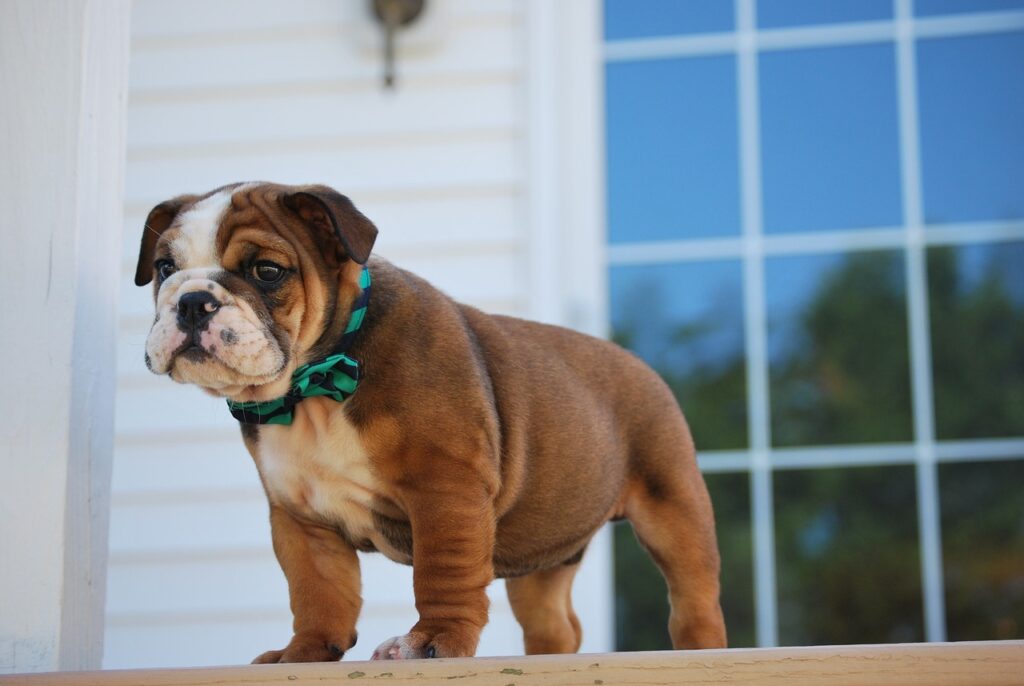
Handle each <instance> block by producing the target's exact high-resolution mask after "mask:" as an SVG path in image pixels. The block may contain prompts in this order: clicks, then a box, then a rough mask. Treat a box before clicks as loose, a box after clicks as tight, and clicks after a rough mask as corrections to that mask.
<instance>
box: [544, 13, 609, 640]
mask: <svg viewBox="0 0 1024 686" xmlns="http://www.w3.org/2000/svg"><path fill="white" fill-rule="evenodd" d="M525 20H526V36H527V64H528V67H527V76H526V79H527V87H526V88H527V92H526V103H527V118H526V132H525V135H526V141H525V149H526V151H527V152H526V155H527V159H526V163H525V168H526V179H525V196H526V217H527V220H528V222H529V227H530V229H529V236H530V238H529V244H528V245H527V246H526V256H527V265H528V266H527V273H528V275H529V280H530V296H529V297H530V301H529V316H530V317H531V318H534V319H540V320H542V321H547V322H552V323H556V324H562V325H565V326H571V327H573V328H576V329H578V330H581V331H584V332H586V333H590V334H592V335H596V336H602V337H604V336H606V335H607V333H608V330H609V327H608V315H607V311H608V310H607V308H608V302H607V300H608V298H607V285H606V284H607V278H608V277H607V271H608V270H607V258H606V254H605V229H604V150H603V143H602V142H603V132H604V122H603V117H602V112H603V98H604V94H603V90H602V89H603V84H602V74H603V68H602V64H601V36H602V33H601V25H600V24H601V4H600V1H599V0H577V1H576V2H550V0H530V2H529V4H528V5H527V9H526V19H525ZM612 569H613V567H612V538H611V529H610V528H609V527H604V529H602V530H601V531H600V532H598V534H597V535H596V536H595V537H594V538H593V539H592V540H591V542H590V544H589V546H588V551H587V554H586V556H585V557H584V561H583V565H582V567H581V569H580V572H579V574H578V575H577V578H576V582H575V584H574V589H575V590H574V597H575V598H576V603H575V605H576V611H577V614H579V616H580V620H581V622H582V624H583V626H585V627H586V630H585V631H584V636H583V647H582V650H583V651H584V652H606V651H609V650H612V649H614V644H615V630H614V628H615V604H614V587H613V579H612Z"/></svg>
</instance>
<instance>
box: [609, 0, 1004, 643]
mask: <svg viewBox="0 0 1024 686" xmlns="http://www.w3.org/2000/svg"><path fill="white" fill-rule="evenodd" d="M735 3H736V4H735V15H736V30H735V31H730V32H723V33H705V34H696V35H686V36H672V37H665V38H662V37H658V38H642V39H629V40H613V41H606V42H605V43H604V48H603V55H604V63H605V64H609V63H615V62H625V61H633V60H647V59H658V58H671V57H692V56H699V55H733V56H735V57H736V70H737V91H738V99H737V100H738V104H737V107H738V115H739V117H738V121H739V140H740V202H741V210H742V211H741V216H742V233H741V235H739V236H736V237H729V238H710V239H694V240H678V241H656V242H643V243H625V244H615V245H611V246H609V247H608V248H607V262H606V267H612V266H619V265H636V264H657V263H668V262H688V261H703V260H713V259H724V258H731V259H738V260H741V261H742V264H743V283H744V295H743V300H744V328H745V355H746V362H747V396H748V400H747V403H748V410H749V411H748V433H749V436H750V447H749V448H748V449H747V450H734V451H707V452H704V453H703V454H702V455H701V457H700V464H701V469H702V470H704V471H705V472H735V471H746V472H748V473H749V474H750V477H751V516H752V526H753V539H754V550H753V553H754V586H755V588H754V591H755V609H756V617H757V620H756V635H757V643H758V645H759V646H775V645H778V609H777V606H776V598H777V585H776V580H775V540H774V539H775V533H774V506H773V502H772V474H773V472H774V471H775V470H779V469H805V468H829V467H852V466H864V465H914V466H915V472H916V488H917V506H918V512H917V515H918V524H919V531H920V546H921V578H922V589H923V600H924V620H925V621H924V628H925V638H926V639H927V640H928V641H944V640H946V619H945V614H946V612H945V601H944V581H943V577H942V537H941V529H940V523H939V514H940V513H939V507H938V502H939V500H938V483H937V475H936V474H937V465H938V463H940V462H952V461H957V462H962V461H971V460H998V459H1013V458H1020V457H1022V456H1024V438H1009V439H980V440H963V441H942V442H937V441H936V437H935V427H934V421H933V417H934V408H933V394H932V385H931V349H930V345H929V341H930V332H929V319H928V307H927V303H928V283H927V269H926V261H925V260H926V252H927V249H928V248H929V247H932V246H940V245H960V244H967V243H970V244H975V243H991V242H1000V241H1019V240H1022V239H1024V221H1012V222H1006V221H999V222H971V223H954V224H942V225H935V226H932V225H926V224H925V221H924V212H923V204H922V203H923V201H922V195H921V155H920V151H919V149H918V130H917V121H918V113H917V107H918V106H917V95H916V93H917V88H916V79H917V73H916V72H917V67H916V57H915V49H914V46H915V41H916V39H918V38H934V37H952V36H963V35H974V34H992V33H1001V32H1010V31H1021V30H1024V10H1013V11H1004V12H974V13H964V14H956V15H948V16H936V17H915V16H914V15H913V6H912V3H913V0H894V2H893V7H894V12H893V18H892V19H888V20H882V21H870V22H849V23H842V24H834V25H824V26H817V25H814V26H800V27H794V28H780V29H758V27H757V7H756V0H735ZM866 43H888V44H894V45H895V48H896V68H897V87H898V93H897V103H898V117H899V123H898V126H899V138H900V151H899V153H900V162H901V186H902V189H901V190H902V194H903V200H904V210H903V218H902V219H903V221H902V224H901V225H899V226H892V227H882V228H869V229H852V230H844V231H820V232H813V233H800V234H789V235H765V234H764V232H763V209H762V202H761V188H762V184H761V161H760V149H761V145H760V140H759V132H760V113H759V98H758V72H757V70H758V55H759V54H760V53H761V52H766V51H771V50H785V49H793V48H808V47H831V46H838V45H855V44H866ZM601 105H602V106H603V103H601ZM884 249H900V250H903V251H904V255H905V267H904V268H905V278H906V284H907V314H908V324H909V345H910V365H911V387H912V391H913V393H912V397H913V423H914V440H913V441H911V442H907V443H898V444H874V445H855V446H807V447H799V448H774V447H772V444H771V425H770V417H771V413H770V411H771V410H770V404H769V393H768V356H767V341H766V332H767V327H766V316H767V315H766V304H765V293H764V263H765V259H766V258H767V257H770V256H775V255H796V254H816V253H817V254H820V253H839V252H849V251H862V250H884ZM605 316H606V317H607V315H605Z"/></svg>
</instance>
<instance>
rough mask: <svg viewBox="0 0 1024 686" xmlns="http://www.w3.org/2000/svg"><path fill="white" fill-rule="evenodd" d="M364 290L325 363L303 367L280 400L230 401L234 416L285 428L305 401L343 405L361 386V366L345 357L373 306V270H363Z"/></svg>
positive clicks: (246, 421) (353, 306) (248, 422)
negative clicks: (322, 399)
mask: <svg viewBox="0 0 1024 686" xmlns="http://www.w3.org/2000/svg"><path fill="white" fill-rule="evenodd" d="M359 285H360V286H361V287H362V289H363V293H362V295H360V296H359V297H358V298H356V301H355V302H354V303H353V304H352V316H351V317H349V321H348V327H347V328H346V329H345V333H344V335H343V336H342V337H341V341H340V342H339V343H338V346H337V347H336V348H335V350H336V352H334V353H332V354H331V355H328V356H327V357H325V358H323V359H322V360H316V361H314V362H310V363H308V364H304V365H302V366H301V367H299V368H298V369H296V370H295V372H294V373H293V374H292V387H291V388H290V389H289V390H288V392H287V393H286V394H285V395H283V396H282V397H280V398H275V399H274V400H268V401H267V402H262V403H261V402H246V403H236V402H233V401H231V400H229V401H228V409H229V410H230V411H231V416H232V417H234V418H235V419H237V420H238V421H240V422H243V423H245V424H283V425H286V426H287V425H289V424H291V423H292V420H293V419H294V415H295V413H294V409H295V406H296V405H298V404H299V403H300V402H302V399H303V398H314V397H316V396H327V397H329V398H332V399H334V400H336V401H337V402H339V403H340V402H341V401H343V400H345V398H347V397H349V396H350V395H352V394H353V393H355V392H356V386H358V385H359V362H357V361H356V360H353V359H352V358H351V357H349V356H348V355H346V354H345V352H346V351H347V350H348V349H349V347H350V346H351V345H352V340H353V339H354V338H355V335H356V332H357V331H358V330H359V327H360V326H362V325H363V319H364V318H365V317H366V306H367V304H369V302H370V270H369V269H368V268H366V267H363V273H362V275H361V276H360V278H359Z"/></svg>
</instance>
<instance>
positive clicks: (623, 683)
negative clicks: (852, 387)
mask: <svg viewBox="0 0 1024 686" xmlns="http://www.w3.org/2000/svg"><path fill="white" fill-rule="evenodd" d="M15 684H17V685H18V686H50V685H53V686H56V685H58V684H59V685H60V686H129V685H131V686H233V685H236V684H237V685H239V686H310V685H312V684H340V685H344V686H371V685H375V686H376V685H381V684H404V685H406V686H442V685H443V686H478V685H479V686H555V685H556V684H557V685H559V686H562V685H564V686H660V685H665V686H668V685H670V684H671V685H675V684H744V685H756V684H768V685H778V686H782V685H785V686H802V685H805V684H806V685H810V684H815V685H817V684H827V685H828V686H895V685H896V684H900V685H904V684H909V685H918V684H919V685H921V686H1011V685H1012V686H1021V685H1024V641H991V642H976V643H914V644H899V645H867V646H821V647H808V648H751V649H732V650H701V651H666V652H650V653H607V654H590V655H539V656H533V657H498V658H460V659H437V660H409V661H396V662H337V663H313V664H285V665H246V666H242V667H211V668H189V669H140V670H111V671H98V672H50V673H45V674H16V675H0V686H14V685H15Z"/></svg>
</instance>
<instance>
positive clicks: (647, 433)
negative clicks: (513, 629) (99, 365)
mask: <svg viewBox="0 0 1024 686" xmlns="http://www.w3.org/2000/svg"><path fill="white" fill-rule="evenodd" d="M376 235H377V229H376V228H375V227H374V225H373V224H372V223H371V222H370V221H369V220H368V219H367V218H366V217H364V216H363V215H362V214H361V213H360V212H359V211H358V210H357V209H356V208H355V207H354V206H353V205H352V203H351V202H350V201H349V199H348V198H346V197H345V196H343V195H341V194H339V193H338V192H336V191H334V190H332V189H330V188H327V187H324V186H297V187H296V186H282V185H275V184H270V183H247V184H236V185H231V186H224V187H222V188H218V189H216V190H214V191H211V192H209V193H206V194H204V195H183V196H179V197H176V198H173V199H171V200H168V201H167V202H163V203H161V204H159V205H157V206H156V207H155V208H153V210H152V212H150V214H149V217H148V218H147V220H146V226H145V230H144V232H143V235H142V246H141V250H140V252H139V261H138V268H137V271H136V275H135V283H136V284H137V285H139V286H143V285H146V284H148V283H150V282H151V281H152V282H153V295H154V297H155V301H156V318H155V320H154V322H153V327H152V330H151V331H150V334H149V337H148V340H147V343H146V363H147V365H148V367H149V368H150V369H151V370H152V371H153V373H155V374H166V375H168V376H170V377H171V378H172V379H173V380H175V381H177V382H179V383H188V384H194V385H196V386H199V387H200V388H201V389H202V390H204V391H206V392H207V393H209V394H211V395H215V396H221V397H223V398H225V399H227V400H228V407H226V408H225V410H224V411H225V412H228V411H230V412H231V413H232V414H233V415H234V416H235V417H236V418H237V419H238V420H239V421H240V423H241V433H242V438H243V440H244V441H245V445H246V447H247V448H248V449H249V452H250V453H251V454H252V458H253V460H254V461H255V463H256V467H257V469H258V470H259V474H260V478H261V479H262V481H263V486H264V489H265V490H266V494H267V498H268V500H269V503H270V523H271V531H272V536H273V544H274V552H275V553H276V555H277V558H278V560H279V561H280V563H281V567H282V569H283V570H284V573H285V575H286V577H287V579H288V588H289V595H290V600H291V608H292V612H293V614H294V620H295V621H294V637H293V638H292V640H291V642H290V643H288V645H287V646H286V647H284V648H283V649H281V650H271V651H269V652H266V653H263V654H262V655H260V656H259V657H257V658H256V659H255V662H260V663H262V662H307V661H326V660H337V659H339V658H340V657H341V656H342V655H343V654H344V653H345V651H346V650H348V649H349V648H351V647H352V646H353V645H354V644H355V642H356V620H357V619H358V617H359V610H360V605H361V600H360V578H359V562H358V558H357V555H356V551H380V552H381V553H383V554H384V555H386V556H387V557H389V558H391V559H392V560H395V561H396V562H400V563H403V564H411V565H412V566H413V579H414V581H413V586H414V591H415V595H416V609H417V610H418V612H419V621H417V622H416V624H415V625H414V626H413V627H412V628H411V629H409V631H408V633H406V634H404V635H402V636H398V637H396V638H392V639H389V640H387V641H385V642H384V643H383V644H381V645H380V647H379V648H377V650H376V652H375V654H374V657H375V658H377V659H404V658H422V657H458V656H471V655H473V654H474V652H475V651H476V647H477V642H478V640H479V637H480V631H481V630H482V629H483V627H484V625H485V624H486V622H487V606H488V601H487V595H486V593H485V589H486V588H487V585H488V584H489V583H491V581H492V580H493V579H494V578H495V577H499V578H505V579H507V588H508V597H509V602H510V603H511V606H512V610H513V611H514V613H515V616H516V619H517V620H518V621H519V623H520V624H521V625H522V628H523V635H524V639H525V646H526V652H527V653H558V652H574V651H576V650H578V649H579V646H580V638H581V627H580V623H579V620H578V619H577V617H576V615H575V613H574V612H573V609H572V605H571V602H570V590H571V587H572V581H573V576H574V575H575V574H576V571H577V569H578V567H579V563H580V559H581V558H582V556H583V552H584V550H585V548H586V546H587V543H588V541H590V539H591V537H592V536H593V535H594V534H595V533H596V532H597V530H598V529H600V528H601V526H602V525H603V524H605V523H606V522H608V521H610V520H617V519H622V518H625V519H628V520H629V521H630V522H631V523H632V525H633V527H634V529H635V531H636V534H637V536H638V538H639V539H640V541H641V542H642V543H643V545H644V546H645V547H646V548H647V550H648V551H649V552H650V554H651V556H652V558H653V559H654V561H655V562H656V563H657V565H658V567H659V568H660V569H661V572H662V573H663V574H664V576H665V579H666V581H667V582H668V587H669V597H670V601H671V618H670V620H669V632H670V634H671V637H672V644H673V645H674V646H675V647H676V648H721V647H724V646H725V644H726V636H725V626H724V623H723V621H722V613H721V609H720V607H719V599H718V596H719V582H718V574H719V559H718V550H717V546H716V542H715V525H714V519H713V516H712V510H711V503H710V501H709V499H708V493H707V490H706V488H705V485H704V481H703V479H702V477H701V474H700V472H699V471H698V470H697V465H696V459H695V452H694V446H693V441H692V440H691V437H690V431H689V429H688V427H687V425H686V421H685V420H684V419H683V415H682V413H681V412H680V410H679V406H678V405H677V403H676V400H675V398H674V397H673V395H672V393H671V392H670V391H669V389H668V387H667V386H666V385H665V384H664V383H663V382H662V380H661V379H660V378H659V377H658V375H657V374H655V373H654V371H652V370H651V369H650V368H649V367H647V365H645V364H644V363H643V362H641V361H640V360H639V359H638V358H636V357H635V356H633V355H632V354H630V353H628V352H626V351H624V350H622V349H621V348H619V347H617V346H615V345H613V344H611V343H609V342H607V341H603V340H599V339H596V338H591V337H589V336H585V335H582V334H579V333H576V332H573V331H570V330H568V329H563V328H559V327H555V326H547V325H543V324H537V323H533V322H528V321H523V320H521V319H515V318H512V317H504V316H497V315H490V314H485V313H483V312H481V311H479V310H477V309H474V308H472V307H469V306H466V305H462V304H459V303H457V302H454V301H453V300H452V299H451V298H449V297H448V296H446V295H445V294H444V293H442V292H440V291H438V290H437V289H435V288H433V287H432V286H431V285H430V284H429V283H427V282H426V281H424V280H423V279H420V278H418V277H417V276H415V275H413V274H410V273H409V272H407V271H404V270H402V269H399V268H398V267H395V266H394V265H392V264H390V263H389V262H387V261H385V260H383V259H379V258H371V257H370V251H371V248H372V247H373V244H374V239H375V238H376Z"/></svg>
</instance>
